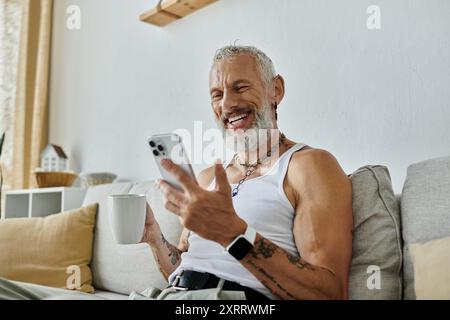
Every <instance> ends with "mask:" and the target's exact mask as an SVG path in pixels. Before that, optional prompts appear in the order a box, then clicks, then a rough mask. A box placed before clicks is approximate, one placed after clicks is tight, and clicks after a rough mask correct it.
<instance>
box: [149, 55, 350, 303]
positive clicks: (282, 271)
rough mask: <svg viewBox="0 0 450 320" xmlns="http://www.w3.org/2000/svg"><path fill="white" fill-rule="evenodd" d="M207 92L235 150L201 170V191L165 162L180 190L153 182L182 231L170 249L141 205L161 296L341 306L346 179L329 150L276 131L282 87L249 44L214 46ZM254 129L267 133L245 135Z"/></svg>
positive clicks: (346, 259)
mask: <svg viewBox="0 0 450 320" xmlns="http://www.w3.org/2000/svg"><path fill="white" fill-rule="evenodd" d="M210 94H211V104H212V111H213V113H214V117H215V119H216V121H217V123H218V125H219V127H220V128H221V129H223V130H224V133H225V136H226V138H227V139H226V141H232V142H234V145H235V146H236V147H237V149H236V151H237V152H236V155H235V156H234V157H233V159H232V160H231V161H228V162H226V163H224V164H223V163H216V164H215V165H214V166H212V167H211V168H208V169H206V170H204V171H203V172H201V173H200V175H199V176H198V184H197V183H196V182H194V181H193V180H192V179H191V178H189V176H188V175H187V174H185V173H184V172H183V171H182V170H181V168H180V167H178V166H177V165H176V164H174V163H173V162H171V161H170V160H165V161H163V163H162V165H163V167H164V168H165V169H166V170H167V171H169V172H170V173H171V174H172V175H173V176H174V177H175V178H176V179H177V180H178V181H179V182H180V184H181V185H182V186H183V190H179V189H176V188H174V187H173V186H171V185H170V184H169V183H167V182H166V181H158V182H157V185H158V187H159V188H160V190H161V191H162V193H163V196H164V202H165V207H166V208H167V209H168V210H170V211H171V212H173V213H175V214H177V215H179V216H180V218H181V221H182V223H183V226H184V231H183V233H182V236H181V239H180V243H179V244H178V246H177V247H175V246H174V245H171V244H169V243H168V242H167V241H166V240H165V239H164V236H163V235H162V233H161V230H160V228H159V226H158V224H157V222H156V221H155V219H154V217H153V214H152V212H151V209H150V207H148V208H147V224H146V231H145V234H144V237H143V241H144V242H147V243H149V244H150V246H151V247H152V250H153V253H154V255H155V257H156V259H157V261H158V263H159V266H160V270H161V272H162V273H163V274H164V275H165V276H166V277H167V278H168V280H169V283H170V286H169V288H168V289H166V291H165V293H164V292H163V296H164V297H163V298H168V296H169V295H172V298H175V297H176V296H177V295H178V296H179V297H180V296H181V297H184V298H189V297H191V298H195V297H197V298H199V297H208V296H207V295H206V296H205V295H202V292H207V291H208V290H212V289H214V288H218V289H219V291H220V290H221V291H220V292H227V293H233V292H234V293H235V295H231V297H232V298H234V299H235V298H237V297H239V298H243V299H248V300H264V299H347V298H348V273H349V266H350V261H351V256H352V226H353V218H352V190H351V182H350V180H349V179H348V177H347V176H346V174H345V173H344V172H343V170H342V169H341V167H340V166H339V164H338V162H337V161H336V159H335V158H334V157H333V156H332V155H331V154H330V153H329V152H327V151H324V150H319V149H315V148H312V147H310V146H307V145H305V144H304V143H297V142H294V141H292V140H290V139H288V138H286V137H285V136H284V134H282V133H281V131H280V130H279V128H278V125H277V120H278V106H279V105H280V104H281V102H282V100H283V97H284V94H285V83H284V79H283V78H282V77H281V76H280V75H277V74H276V72H275V68H274V66H273V63H272V61H271V59H270V58H269V57H268V56H267V55H266V54H264V53H263V52H262V51H261V50H259V49H257V48H255V47H246V46H226V47H224V48H221V49H219V50H218V51H217V53H216V55H215V57H214V61H213V66H212V68H211V73H210ZM318 125H319V124H318ZM255 130H256V131H261V130H266V132H267V133H268V134H257V135H254V134H247V133H248V132H255ZM255 137H259V138H260V139H256V138H255ZM261 137H263V138H262V139H261ZM264 137H267V138H264ZM232 138H234V139H232ZM267 146H269V148H267ZM267 150H268V151H267ZM219 291H218V292H219ZM189 293H190V295H188V294H189ZM183 295H184V296H183ZM215 297H216V298H219V299H220V298H221V297H220V296H219V295H217V294H216V296H215ZM227 297H230V295H228V296H227V295H225V294H224V295H222V298H225V299H226V298H227ZM160 298H162V297H161V296H160Z"/></svg>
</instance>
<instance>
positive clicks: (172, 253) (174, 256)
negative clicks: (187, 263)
mask: <svg viewBox="0 0 450 320" xmlns="http://www.w3.org/2000/svg"><path fill="white" fill-rule="evenodd" d="M161 239H162V242H163V244H164V245H165V246H166V247H167V249H169V257H170V263H171V264H172V265H173V266H175V265H177V263H178V262H179V261H180V255H181V251H180V250H179V249H178V248H176V247H175V246H173V245H171V244H170V243H169V242H168V241H167V240H166V239H165V238H164V236H163V235H162V234H161Z"/></svg>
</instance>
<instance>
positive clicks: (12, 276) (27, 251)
mask: <svg viewBox="0 0 450 320" xmlns="http://www.w3.org/2000/svg"><path fill="white" fill-rule="evenodd" d="M97 207H98V206H97V204H92V205H90V206H88V207H84V208H80V209H75V210H71V211H67V212H64V213H60V214H54V215H50V216H48V217H45V218H31V219H27V218H21V219H6V220H2V221H0V277H3V278H6V279H9V280H13V281H20V282H28V283H33V284H38V285H44V286H49V287H55V288H61V289H70V290H78V291H82V292H88V293H91V292H93V291H94V288H93V287H92V273H91V269H90V268H89V263H90V262H91V258H92V242H93V239H94V226H95V217H96V214H97Z"/></svg>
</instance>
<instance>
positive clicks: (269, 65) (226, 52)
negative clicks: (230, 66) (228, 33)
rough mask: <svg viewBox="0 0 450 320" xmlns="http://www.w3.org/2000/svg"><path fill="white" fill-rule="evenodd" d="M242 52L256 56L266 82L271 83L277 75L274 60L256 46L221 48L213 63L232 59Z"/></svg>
mask: <svg viewBox="0 0 450 320" xmlns="http://www.w3.org/2000/svg"><path fill="white" fill-rule="evenodd" d="M240 54H249V55H251V56H252V57H254V58H255V60H256V62H257V65H258V67H259V71H260V72H261V75H262V77H263V79H264V81H265V83H266V84H270V83H271V81H272V80H273V78H275V77H276V76H277V73H276V71H275V66H274V65H273V62H272V60H271V59H270V58H269V57H268V56H267V55H266V54H265V53H264V52H262V51H261V50H259V49H258V48H256V47H254V46H238V45H228V46H225V47H222V48H220V49H219V50H217V51H216V54H215V55H214V59H213V64H215V63H216V62H218V61H220V60H224V59H232V58H234V57H236V56H238V55H240Z"/></svg>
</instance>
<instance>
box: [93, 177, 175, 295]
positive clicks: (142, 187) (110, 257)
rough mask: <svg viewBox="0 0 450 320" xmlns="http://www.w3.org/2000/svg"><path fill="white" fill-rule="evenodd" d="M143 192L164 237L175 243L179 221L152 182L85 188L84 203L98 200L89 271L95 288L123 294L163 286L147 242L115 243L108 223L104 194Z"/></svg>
mask: <svg viewBox="0 0 450 320" xmlns="http://www.w3.org/2000/svg"><path fill="white" fill-rule="evenodd" d="M123 193H132V194H146V196H147V201H148V203H149V204H150V206H151V208H152V210H153V212H154V214H155V218H156V220H157V221H158V223H159V224H160V226H161V230H162V231H163V233H164V236H165V237H166V239H167V240H168V241H169V242H171V243H173V244H178V241H179V237H180V234H181V224H180V223H179V221H178V218H177V217H176V216H175V215H173V214H171V213H169V212H168V211H167V210H165V208H164V206H163V204H162V198H161V196H160V192H159V191H158V190H157V189H156V188H154V185H153V182H144V183H138V184H134V185H133V184H111V185H103V186H97V187H93V188H91V189H89V190H88V191H87V195H86V199H85V203H91V202H98V203H99V204H100V207H99V213H98V219H97V221H98V224H97V229H96V233H95V241H94V258H93V264H92V271H93V274H94V286H95V288H96V289H101V290H105V291H111V292H116V293H120V294H124V295H128V294H130V293H131V292H132V291H137V292H140V291H143V290H145V289H146V288H149V287H156V288H164V287H166V286H167V282H166V280H165V279H164V278H163V276H162V275H161V273H160V271H159V268H158V266H157V264H156V263H155V260H154V257H153V254H152V251H151V249H150V247H149V246H148V245H147V244H136V245H118V244H116V243H115V242H114V240H113V235H112V233H111V229H110V226H109V215H108V207H107V205H108V203H107V199H108V196H109V195H111V194H123Z"/></svg>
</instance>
